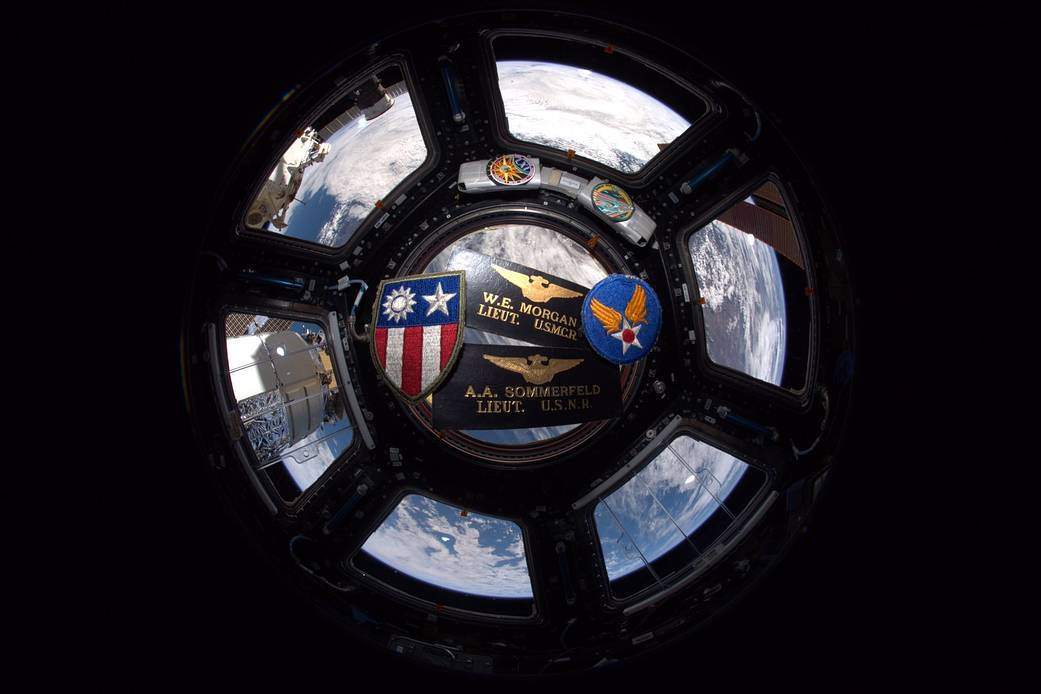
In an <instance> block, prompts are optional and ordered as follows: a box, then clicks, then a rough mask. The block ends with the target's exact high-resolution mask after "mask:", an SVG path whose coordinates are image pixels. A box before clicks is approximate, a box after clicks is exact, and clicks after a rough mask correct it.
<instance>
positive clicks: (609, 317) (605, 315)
mask: <svg viewBox="0 0 1041 694" xmlns="http://www.w3.org/2000/svg"><path fill="white" fill-rule="evenodd" d="M589 308H590V309H591V310H592V311H593V315H594V316H596V319H597V320H598V321H600V323H601V324H603V326H604V330H606V331H607V332H609V333H616V332H618V331H619V330H620V329H621V327H622V314H620V313H618V311H615V310H614V309H613V308H611V307H609V306H605V305H604V304H602V303H600V302H599V301H597V300H596V299H593V300H592V301H590V302H589Z"/></svg>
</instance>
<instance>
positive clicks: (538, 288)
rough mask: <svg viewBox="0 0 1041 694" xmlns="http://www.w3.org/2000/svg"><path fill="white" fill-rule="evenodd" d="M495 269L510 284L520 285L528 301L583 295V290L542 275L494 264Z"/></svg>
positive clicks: (542, 301)
mask: <svg viewBox="0 0 1041 694" xmlns="http://www.w3.org/2000/svg"><path fill="white" fill-rule="evenodd" d="M492 267H493V268H495V271H496V272H498V273H499V275H501V276H502V278H503V279H504V280H506V281H507V282H509V283H510V284H513V285H516V286H517V287H520V290H521V294H523V295H524V298H525V299H527V300H528V301H533V302H535V303H536V304H544V303H546V302H547V301H549V300H550V299H574V298H575V297H579V296H582V292H576V291H572V290H570V289H565V288H564V287H561V286H560V285H559V284H553V283H552V282H550V281H549V280H548V279H546V278H545V277H543V276H542V275H525V274H524V273H523V272H516V271H514V270H507V269H506V268H504V267H499V266H498V265H495V264H494V263H493V264H492Z"/></svg>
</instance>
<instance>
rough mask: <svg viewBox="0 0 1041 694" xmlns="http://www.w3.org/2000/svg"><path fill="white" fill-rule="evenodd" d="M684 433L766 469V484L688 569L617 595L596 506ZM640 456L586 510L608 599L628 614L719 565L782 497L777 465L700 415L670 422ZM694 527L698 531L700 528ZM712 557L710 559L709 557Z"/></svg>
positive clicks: (608, 601) (598, 569)
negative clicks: (711, 426) (709, 424)
mask: <svg viewBox="0 0 1041 694" xmlns="http://www.w3.org/2000/svg"><path fill="white" fill-rule="evenodd" d="M681 436H689V437H690V438H692V439H694V440H695V441H700V442H701V443H704V444H706V445H708V446H711V447H712V448H715V449H717V450H720V451H722V452H724V453H726V454H727V455H730V456H732V457H734V458H736V459H737V460H739V461H740V462H742V463H744V464H745V465H747V466H748V467H749V468H753V469H755V470H758V471H760V472H762V473H763V474H764V479H763V483H762V484H761V485H760V487H759V489H758V491H756V492H754V493H753V494H752V496H751V498H750V499H749V501H748V502H747V503H746V504H745V506H744V507H743V508H742V509H741V511H740V513H738V514H736V516H735V518H734V520H733V521H732V522H731V523H730V524H729V525H728V526H727V528H726V529H725V530H724V531H723V532H722V533H720V535H719V536H718V537H716V538H715V539H714V540H713V541H712V542H711V544H709V546H708V547H707V548H706V549H705V550H704V551H703V552H702V553H701V556H700V557H697V558H695V559H693V560H691V561H690V562H688V563H687V564H686V565H684V566H683V567H682V568H680V569H677V570H675V571H673V572H672V573H670V574H668V575H667V576H664V577H662V579H661V583H662V585H658V583H657V582H652V583H651V584H649V585H648V586H646V587H644V588H641V589H639V590H637V591H636V592H634V593H632V594H630V595H627V596H617V595H615V593H614V591H613V590H612V588H611V584H612V580H611V578H610V577H609V575H608V573H607V561H606V559H605V558H604V552H603V545H602V543H601V540H600V532H599V530H598V529H597V524H596V517H595V514H596V509H597V507H598V506H599V505H600V504H601V503H602V500H603V499H604V498H605V497H608V496H610V495H611V494H613V493H614V492H616V491H617V490H619V489H620V488H622V487H623V486H625V485H626V484H628V483H629V482H630V481H631V480H632V479H633V478H634V477H636V475H638V474H639V473H640V472H642V471H643V469H644V468H646V467H647V466H648V465H650V464H651V462H653V461H654V460H655V459H656V458H657V457H658V456H659V455H660V454H661V453H662V452H663V451H665V450H666V449H667V448H668V447H669V445H670V444H671V443H672V442H673V441H675V440H676V439H678V438H680V437H681ZM638 456H641V457H642V458H643V459H642V460H641V461H640V463H639V464H638V465H636V466H634V467H633V469H631V470H629V471H627V473H626V474H625V475H624V476H622V477H620V478H619V479H617V480H614V482H613V483H612V484H610V486H608V487H606V488H605V489H602V490H599V489H598V490H596V492H597V493H596V494H595V499H594V500H593V501H592V502H588V504H587V508H586V510H585V512H584V513H583V514H582V518H583V520H584V521H585V523H586V526H587V528H588V530H589V533H590V536H591V537H592V540H593V543H594V544H595V546H596V553H595V556H596V562H595V563H596V564H597V571H598V572H599V575H600V580H601V582H602V585H603V586H604V588H605V590H604V593H605V595H606V599H607V603H608V604H609V605H610V606H611V607H613V608H617V609H623V610H626V611H627V613H628V612H629V611H635V610H636V609H640V608H642V607H644V606H646V604H648V603H649V602H650V601H653V600H658V599H661V598H663V597H666V596H667V595H669V594H672V593H673V592H675V591H677V590H679V589H680V588H682V587H683V586H685V585H687V584H688V583H689V582H690V581H692V580H694V579H695V578H697V577H698V576H700V575H701V574H702V573H704V572H705V571H707V570H709V569H711V568H713V567H714V566H716V565H718V564H719V562H720V560H721V559H723V558H724V557H725V556H726V554H728V553H729V551H730V550H731V549H732V548H733V547H735V546H736V545H737V544H738V542H735V541H733V540H738V539H740V538H743V537H744V536H745V535H746V534H747V533H748V532H750V531H751V530H753V529H754V528H755V526H756V525H758V523H759V521H760V520H761V519H762V516H763V515H765V512H766V511H767V510H769V508H770V507H771V506H772V505H773V502H774V500H775V499H776V497H777V492H776V491H773V490H774V487H775V485H776V483H777V475H776V471H775V469H774V468H773V467H771V466H769V465H764V464H762V463H760V462H759V460H758V458H757V456H756V455H754V454H753V453H752V452H751V451H750V450H747V449H746V448H745V447H743V446H740V445H735V444H734V443H732V442H728V441H725V440H723V438H722V437H721V436H720V435H719V434H718V432H716V431H714V430H712V429H709V428H708V427H707V426H706V425H704V424H703V423H701V422H699V421H697V420H695V419H687V418H683V417H678V416H677V417H676V418H675V419H673V421H672V422H671V423H670V424H668V425H666V426H665V427H664V428H663V429H662V430H661V432H659V434H658V436H657V437H655V439H654V440H653V441H652V442H651V443H650V444H649V445H648V446H647V447H646V448H644V449H642V450H641V451H639V452H638V453H636V454H635V455H634V456H631V458H630V460H631V459H632V458H635V457H638ZM623 467H624V465H623ZM718 510H719V509H718V508H717V509H716V511H713V513H712V515H715V513H716V512H717V511H718ZM712 515H710V516H709V518H711V517H712ZM707 520H708V519H706V521H707ZM702 525H704V524H702ZM698 527H699V528H701V527H702V526H698ZM694 532H695V533H696V532H697V530H695V531H694ZM681 544H682V543H680V544H677V545H674V546H673V547H671V548H670V549H669V550H667V551H666V552H665V553H664V554H662V555H661V556H660V557H657V558H656V559H654V560H652V561H650V562H648V563H649V564H651V565H653V564H654V562H655V561H659V560H661V559H663V558H665V557H666V556H668V555H669V554H671V553H672V552H674V551H675V550H676V549H677V547H680V546H681ZM721 544H725V547H724V548H723V550H722V551H720V550H719V549H718V548H719V547H720V545H721ZM706 556H707V557H708V558H707V559H704V558H705V557H706ZM644 568H646V567H644ZM638 571H639V570H637V571H633V572H630V573H628V574H625V576H620V577H618V579H615V580H620V579H622V578H625V577H626V576H630V575H632V574H635V573H637V572H638Z"/></svg>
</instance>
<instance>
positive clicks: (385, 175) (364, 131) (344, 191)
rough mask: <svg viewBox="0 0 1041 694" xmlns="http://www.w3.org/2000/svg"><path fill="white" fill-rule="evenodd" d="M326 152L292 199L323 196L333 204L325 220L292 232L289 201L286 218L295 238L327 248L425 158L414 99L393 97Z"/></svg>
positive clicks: (346, 129)
mask: <svg viewBox="0 0 1041 694" xmlns="http://www.w3.org/2000/svg"><path fill="white" fill-rule="evenodd" d="M328 142H329V144H330V145H331V149H330V151H329V154H327V155H326V157H325V160H324V161H323V162H321V163H319V164H313V165H311V167H310V168H308V169H307V170H306V171H305V172H304V178H303V182H302V184H301V186H300V190H299V191H298V192H297V195H296V197H297V198H299V199H301V200H305V201H306V200H307V199H308V198H310V197H312V196H314V195H316V194H318V193H324V194H326V195H330V196H332V197H333V198H334V199H335V200H336V206H335V208H334V209H333V212H332V215H331V217H330V219H329V220H327V221H326V222H325V224H324V225H323V226H322V227H321V228H320V229H314V230H312V229H306V230H305V229H299V228H294V227H293V226H292V225H293V220H294V217H295V216H296V213H297V212H299V211H300V210H302V209H304V208H303V207H302V206H301V205H300V204H299V203H292V204H291V205H290V207H289V211H288V214H287V215H286V220H287V221H288V222H289V225H290V227H289V229H287V230H286V231H287V232H290V233H291V234H292V235H293V236H297V237H301V238H310V239H312V240H316V241H317V242H318V243H321V244H324V245H328V246H338V245H341V244H343V243H344V242H345V241H346V240H347V239H348V238H350V235H351V234H352V233H353V232H354V230H355V229H356V228H357V227H358V226H359V225H360V224H361V222H362V221H363V220H364V219H365V217H366V216H368V214H369V213H370V212H372V210H373V209H374V207H375V205H376V201H377V200H381V199H382V198H383V197H384V196H385V195H387V193H389V192H390V191H391V190H393V188H394V187H395V186H397V185H398V183H400V182H401V181H402V180H403V179H405V178H406V177H407V176H408V175H409V174H411V173H412V172H414V171H415V170H416V169H417V168H419V166H420V165H421V164H422V163H423V161H425V160H426V156H427V149H426V145H425V144H424V142H423V134H422V132H421V131H420V130H419V124H418V123H417V121H416V113H415V108H414V107H413V105H412V100H411V98H410V96H409V94H408V92H405V93H403V94H400V95H399V96H397V97H395V98H394V105H393V106H392V107H391V108H390V110H389V111H387V112H386V113H384V114H383V115H381V116H379V117H378V118H376V119H374V120H372V121H366V120H365V118H364V117H360V118H357V119H355V120H354V121H352V122H351V123H349V124H348V125H347V126H345V127H344V128H342V129H340V130H338V131H337V132H336V133H335V134H334V135H333V136H332V137H330V138H329V140H328Z"/></svg>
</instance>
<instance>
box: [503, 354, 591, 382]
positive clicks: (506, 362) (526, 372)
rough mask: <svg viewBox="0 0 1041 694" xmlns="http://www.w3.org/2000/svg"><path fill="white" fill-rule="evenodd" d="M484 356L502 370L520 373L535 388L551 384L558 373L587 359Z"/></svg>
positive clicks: (538, 356) (534, 355)
mask: <svg viewBox="0 0 1041 694" xmlns="http://www.w3.org/2000/svg"><path fill="white" fill-rule="evenodd" d="M483 356H484V358H485V359H487V360H488V361H490V362H491V363H493V364H495V365H496V366H498V367H499V368H500V369H506V370H507V371H513V372H516V373H519V374H520V375H521V376H523V377H524V380H525V381H527V382H528V383H530V384H532V385H533V386H541V385H544V384H546V383H549V382H550V381H552V380H553V377H554V376H556V375H557V374H558V373H560V372H562V371H567V370H568V369H573V368H575V367H576V366H578V365H579V364H581V363H582V362H583V361H585V359H550V358H549V357H546V356H543V355H541V354H532V355H531V356H530V357H500V356H496V355H494V354H485V355H483Z"/></svg>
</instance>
